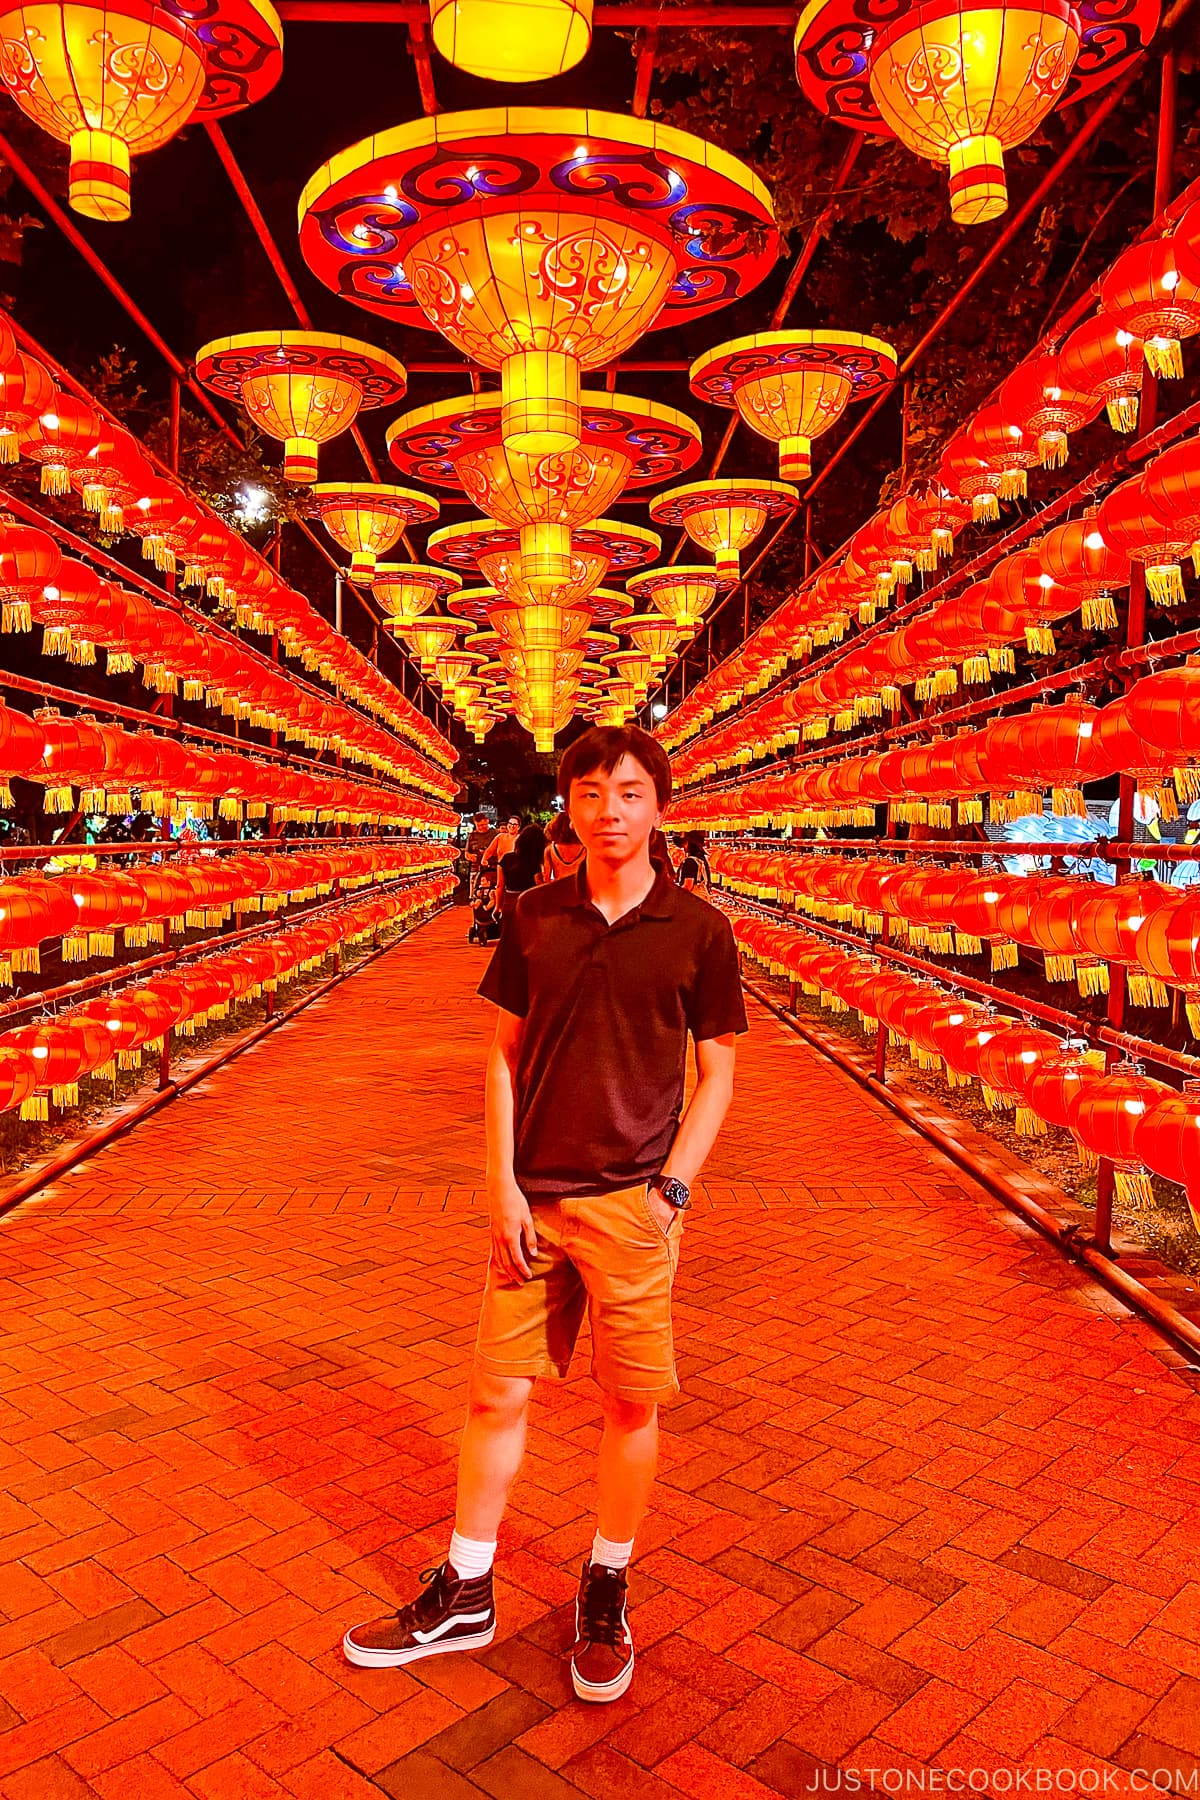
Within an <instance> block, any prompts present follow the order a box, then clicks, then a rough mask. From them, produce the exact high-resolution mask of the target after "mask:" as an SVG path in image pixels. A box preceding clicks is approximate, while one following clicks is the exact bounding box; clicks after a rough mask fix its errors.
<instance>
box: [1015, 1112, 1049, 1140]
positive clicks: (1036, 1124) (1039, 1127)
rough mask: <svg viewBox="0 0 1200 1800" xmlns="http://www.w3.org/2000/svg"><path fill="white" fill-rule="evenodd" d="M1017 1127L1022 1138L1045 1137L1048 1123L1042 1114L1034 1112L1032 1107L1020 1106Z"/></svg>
mask: <svg viewBox="0 0 1200 1800" xmlns="http://www.w3.org/2000/svg"><path fill="white" fill-rule="evenodd" d="M1016 1127H1017V1133H1018V1135H1019V1136H1020V1137H1045V1135H1046V1121H1045V1119H1043V1117H1042V1115H1041V1113H1036V1112H1034V1110H1033V1108H1032V1106H1024V1105H1022V1106H1018V1108H1017V1116H1016Z"/></svg>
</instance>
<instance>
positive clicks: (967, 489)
mask: <svg viewBox="0 0 1200 1800" xmlns="http://www.w3.org/2000/svg"><path fill="white" fill-rule="evenodd" d="M938 475H939V477H940V479H941V480H942V481H943V482H944V483H945V485H946V486H947V487H948V488H949V489H950V492H951V493H952V494H957V495H958V497H959V499H960V500H966V501H969V503H970V507H971V517H972V518H973V519H975V520H976V521H977V522H978V521H980V520H983V519H998V518H999V517H1000V491H1001V489H1002V488H1003V487H1004V474H1003V471H1002V470H1000V469H997V468H996V467H995V466H994V465H993V464H992V463H989V462H987V461H985V460H984V458H983V457H981V456H979V455H978V454H977V452H975V451H974V450H972V449H971V447H970V445H969V444H968V443H967V441H966V437H965V435H964V434H963V433H961V432H960V433H959V435H958V437H956V438H953V439H952V440H951V441H950V443H949V444H948V445H947V447H946V449H945V450H944V451H943V453H942V460H941V462H940V463H939V464H938Z"/></svg>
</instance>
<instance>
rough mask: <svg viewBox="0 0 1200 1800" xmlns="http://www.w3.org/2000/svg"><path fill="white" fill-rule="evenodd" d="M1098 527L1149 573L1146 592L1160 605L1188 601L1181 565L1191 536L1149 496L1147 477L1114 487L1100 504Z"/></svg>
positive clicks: (1111, 541)
mask: <svg viewBox="0 0 1200 1800" xmlns="http://www.w3.org/2000/svg"><path fill="white" fill-rule="evenodd" d="M1098 520H1099V525H1100V529H1101V531H1102V532H1103V533H1104V536H1105V537H1106V538H1107V539H1108V540H1109V542H1110V543H1112V544H1114V545H1115V546H1116V548H1117V549H1118V550H1123V551H1125V553H1126V555H1128V556H1129V557H1130V558H1131V559H1132V560H1133V561H1134V562H1139V563H1142V564H1143V565H1144V567H1145V570H1146V592H1147V593H1148V594H1149V595H1150V598H1151V599H1152V600H1154V601H1156V602H1157V604H1158V605H1159V606H1177V605H1179V604H1180V603H1181V602H1182V601H1183V600H1184V598H1185V595H1184V589H1183V576H1182V574H1181V573H1180V568H1179V565H1180V563H1181V562H1182V560H1183V558H1184V557H1185V556H1186V555H1187V554H1188V551H1189V550H1190V549H1191V543H1192V540H1191V536H1190V534H1189V533H1188V532H1187V531H1185V530H1183V529H1182V528H1181V526H1180V525H1179V524H1178V523H1177V522H1176V520H1175V519H1174V518H1173V517H1172V516H1171V515H1170V513H1165V512H1162V511H1160V510H1159V508H1158V507H1157V506H1156V505H1155V504H1154V502H1153V500H1152V499H1151V497H1150V493H1149V490H1148V489H1147V486H1146V477H1145V476H1144V475H1139V476H1136V477H1134V479H1133V480H1131V481H1123V482H1122V483H1121V485H1120V486H1119V487H1115V488H1113V490H1112V492H1111V493H1109V494H1106V495H1105V497H1104V499H1103V500H1102V501H1101V503H1100V512H1099V515H1098Z"/></svg>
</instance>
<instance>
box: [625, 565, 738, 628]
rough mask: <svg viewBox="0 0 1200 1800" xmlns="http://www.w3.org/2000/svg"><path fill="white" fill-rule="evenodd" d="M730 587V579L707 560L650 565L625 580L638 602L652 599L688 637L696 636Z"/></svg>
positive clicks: (637, 603) (627, 590)
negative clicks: (718, 598)
mask: <svg viewBox="0 0 1200 1800" xmlns="http://www.w3.org/2000/svg"><path fill="white" fill-rule="evenodd" d="M729 587H730V582H729V579H728V578H727V577H726V576H724V575H721V574H720V573H718V571H717V570H716V569H714V568H711V567H709V565H708V564H706V563H700V564H694V565H693V564H688V563H672V564H669V565H668V566H667V567H665V568H662V569H647V570H646V572H645V574H643V575H633V576H631V577H630V579H629V580H628V581H627V582H626V583H625V588H626V592H627V593H628V594H629V595H630V597H631V599H632V600H633V602H634V604H635V605H637V606H640V605H644V604H645V603H646V602H649V604H650V605H651V606H655V607H657V608H658V610H659V612H661V613H662V614H663V616H664V617H665V618H668V619H670V620H671V622H672V624H674V625H675V626H676V627H677V628H678V630H679V631H681V632H683V633H685V634H686V635H687V636H688V637H694V636H695V634H696V630H697V627H698V626H699V624H700V621H701V620H702V619H703V617H704V614H705V613H706V612H707V610H708V608H709V607H710V606H711V605H712V603H713V601H714V600H715V599H716V597H717V595H718V594H721V593H725V592H727V591H728V589H729Z"/></svg>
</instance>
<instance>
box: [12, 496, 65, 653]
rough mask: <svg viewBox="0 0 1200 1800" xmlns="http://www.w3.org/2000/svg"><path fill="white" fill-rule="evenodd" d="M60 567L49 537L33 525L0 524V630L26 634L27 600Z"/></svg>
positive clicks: (29, 618) (29, 620)
mask: <svg viewBox="0 0 1200 1800" xmlns="http://www.w3.org/2000/svg"><path fill="white" fill-rule="evenodd" d="M61 567H62V552H61V551H60V550H59V548H58V545H57V544H56V543H55V542H54V539H53V538H52V537H48V536H47V534H46V533H45V532H44V531H38V530H37V528H36V527H35V526H33V525H16V524H13V523H12V522H11V521H8V520H6V521H4V522H3V523H2V524H0V596H2V597H3V613H2V614H0V630H4V631H29V630H30V629H31V628H32V624H33V619H32V615H31V613H30V600H31V598H32V597H33V596H34V595H37V594H40V593H41V592H42V590H43V589H44V588H45V587H46V586H47V585H48V584H50V583H52V582H53V581H54V579H55V577H56V576H57V574H58V572H59V570H60V568H61Z"/></svg>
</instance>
